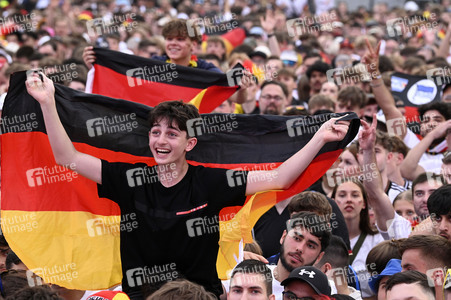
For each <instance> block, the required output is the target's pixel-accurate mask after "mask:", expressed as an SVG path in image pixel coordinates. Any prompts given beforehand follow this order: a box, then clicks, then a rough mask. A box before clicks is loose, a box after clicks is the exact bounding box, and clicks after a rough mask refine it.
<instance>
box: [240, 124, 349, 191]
mask: <svg viewBox="0 0 451 300" xmlns="http://www.w3.org/2000/svg"><path fill="white" fill-rule="evenodd" d="M337 120H338V118H333V119H330V120H329V121H327V122H326V123H324V124H323V125H322V126H321V127H320V129H319V130H318V131H317V132H316V133H315V135H314V136H313V137H312V139H311V140H310V141H309V142H308V143H307V145H305V146H304V147H303V148H302V149H301V150H299V151H298V152H297V153H295V154H294V155H293V156H291V157H290V158H289V159H287V160H286V161H285V162H284V163H283V164H281V165H280V166H279V167H278V168H277V169H275V170H273V171H251V172H249V173H248V175H247V186H246V195H252V194H255V193H258V192H264V191H268V190H284V189H288V188H289V187H290V186H291V185H292V184H293V182H294V181H295V180H296V179H297V178H298V177H299V175H301V174H302V172H304V170H305V169H306V168H307V167H308V165H309V164H310V163H311V162H312V160H313V159H314V158H315V156H316V154H317V153H318V152H319V151H320V150H321V148H322V147H323V146H324V145H325V144H326V143H328V142H333V141H341V140H342V139H343V138H344V137H345V135H346V133H347V132H348V128H349V121H337ZM262 173H265V174H262ZM262 175H264V176H265V178H272V180H271V181H269V180H264V181H260V180H258V178H261V176H262ZM254 177H255V179H257V180H254Z"/></svg>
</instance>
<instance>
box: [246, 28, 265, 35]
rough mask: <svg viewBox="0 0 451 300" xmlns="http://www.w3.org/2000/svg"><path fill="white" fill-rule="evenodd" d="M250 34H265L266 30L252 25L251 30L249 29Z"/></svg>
mask: <svg viewBox="0 0 451 300" xmlns="http://www.w3.org/2000/svg"><path fill="white" fill-rule="evenodd" d="M249 34H250V35H258V36H262V35H264V34H265V31H264V30H263V28H261V27H258V26H255V27H252V28H251V30H249Z"/></svg>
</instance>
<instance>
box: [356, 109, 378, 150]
mask: <svg viewBox="0 0 451 300" xmlns="http://www.w3.org/2000/svg"><path fill="white" fill-rule="evenodd" d="M360 122H361V123H362V125H363V130H361V131H360V132H359V147H360V148H361V149H362V150H371V149H373V148H374V145H375V143H376V127H377V119H376V114H374V115H373V123H372V124H371V126H370V125H369V124H368V123H367V122H366V121H364V120H360Z"/></svg>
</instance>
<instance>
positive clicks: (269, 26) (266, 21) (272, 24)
mask: <svg viewBox="0 0 451 300" xmlns="http://www.w3.org/2000/svg"><path fill="white" fill-rule="evenodd" d="M276 23H277V20H276V18H275V16H274V11H273V10H271V9H267V10H266V16H265V17H264V18H263V17H260V24H261V25H262V28H263V30H264V31H265V32H266V34H267V35H268V48H269V50H270V51H271V54H272V55H276V56H279V57H280V53H281V51H280V47H279V42H278V41H277V38H276V36H275V35H274V29H275V28H276Z"/></svg>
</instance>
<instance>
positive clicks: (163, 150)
mask: <svg viewBox="0 0 451 300" xmlns="http://www.w3.org/2000/svg"><path fill="white" fill-rule="evenodd" d="M155 150H156V152H157V153H158V154H163V155H164V154H169V153H170V152H171V150H168V149H160V148H157V149H155Z"/></svg>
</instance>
